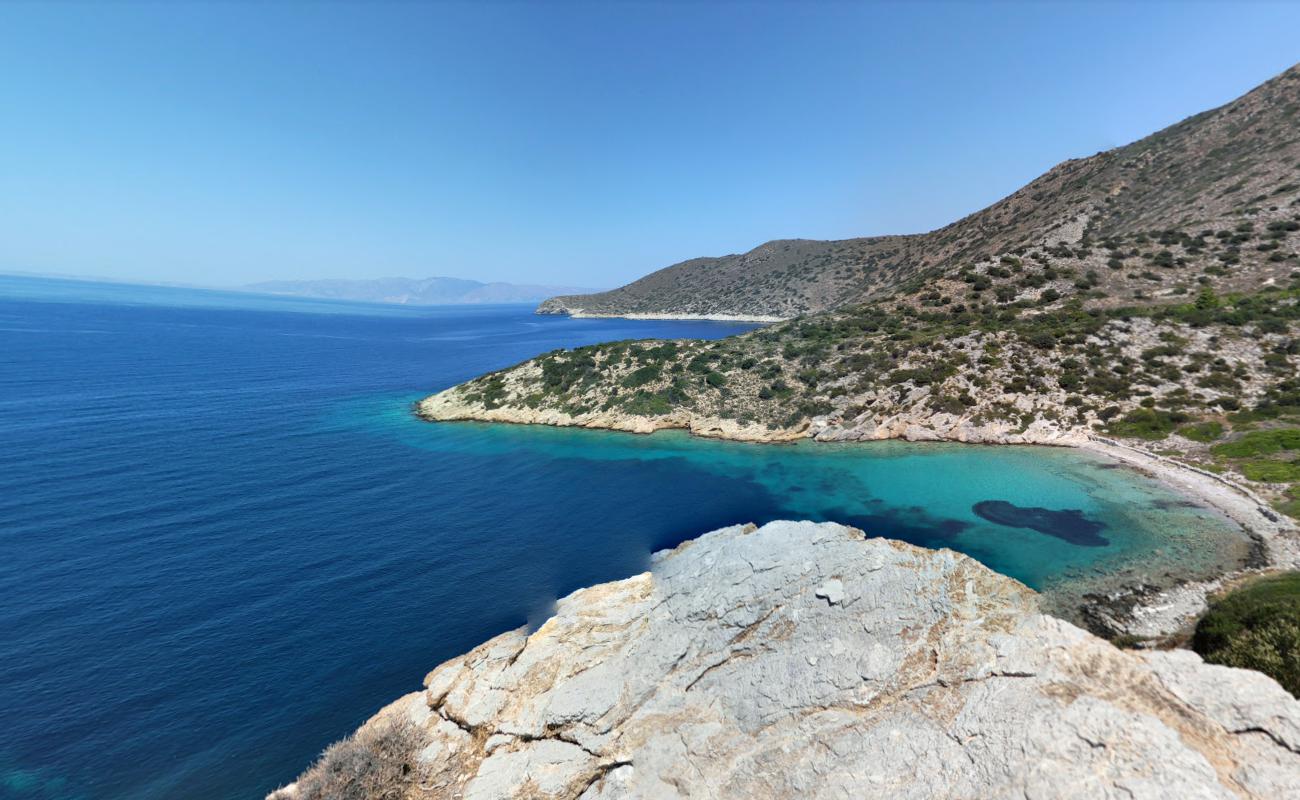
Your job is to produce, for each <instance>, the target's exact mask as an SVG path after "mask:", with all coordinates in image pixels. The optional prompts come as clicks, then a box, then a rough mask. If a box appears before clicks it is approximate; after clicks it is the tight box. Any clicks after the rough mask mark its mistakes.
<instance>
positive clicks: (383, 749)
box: [272, 719, 422, 800]
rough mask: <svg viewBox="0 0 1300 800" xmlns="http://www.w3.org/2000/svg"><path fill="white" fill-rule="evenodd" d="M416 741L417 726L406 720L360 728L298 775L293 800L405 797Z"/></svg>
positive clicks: (418, 739) (414, 773)
mask: <svg viewBox="0 0 1300 800" xmlns="http://www.w3.org/2000/svg"><path fill="white" fill-rule="evenodd" d="M421 744H422V740H421V737H420V732H419V730H418V729H417V728H416V727H415V726H414V725H412V724H411V723H410V722H408V721H406V720H405V719H402V720H393V721H390V722H388V723H379V724H377V725H375V726H372V727H370V728H363V729H362V730H360V731H357V732H356V733H355V734H353V735H352V736H349V737H348V738H346V739H344V740H342V741H339V742H335V743H334V744H332V745H330V746H329V748H328V749H326V750H325V752H324V753H322V754H321V757H320V759H318V760H317V761H316V763H315V764H314V765H312V767H311V769H309V770H308V771H307V772H306V773H305V774H304V775H303V776H302V778H300V779H299V780H298V794H297V796H296V800H374V798H385V797H391V798H399V797H405V796H406V794H407V790H408V789H410V788H411V787H412V786H413V785H414V782H415V780H416V777H417V770H416V765H415V755H416V753H417V752H419V748H420V745H421ZM274 796H275V795H272V797H274Z"/></svg>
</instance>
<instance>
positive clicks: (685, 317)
mask: <svg viewBox="0 0 1300 800" xmlns="http://www.w3.org/2000/svg"><path fill="white" fill-rule="evenodd" d="M534 313H536V314H542V315H544V316H567V317H571V318H573V319H639V320H678V321H685V322H691V321H694V322H758V323H762V324H771V323H773V322H785V321H786V320H788V319H793V317H776V316H767V315H761V314H752V315H751V314H670V313H667V312H664V313H660V312H628V313H625V314H614V313H604V312H600V311H584V310H583V309H581V308H572V309H563V310H556V311H542V310H541V309H540V308H539V309H538V310H537V311H535V312H534Z"/></svg>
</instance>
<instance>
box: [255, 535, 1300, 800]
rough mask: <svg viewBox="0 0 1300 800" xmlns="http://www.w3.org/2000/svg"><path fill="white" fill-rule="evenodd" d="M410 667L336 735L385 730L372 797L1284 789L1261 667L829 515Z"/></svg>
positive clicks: (1282, 701)
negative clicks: (1065, 605)
mask: <svg viewBox="0 0 1300 800" xmlns="http://www.w3.org/2000/svg"><path fill="white" fill-rule="evenodd" d="M426 685H427V689H426V690H425V691H424V692H419V693H414V694H411V695H408V696H406V697H404V698H402V699H401V700H398V701H397V702H396V703H393V704H392V705H390V706H389V707H387V708H386V709H384V711H382V712H381V713H380V714H379V715H377V716H376V717H375V718H374V719H372V720H371V721H370V722H369V723H367V726H366V728H363V730H362V731H361V732H360V734H359V737H358V738H359V739H360V738H362V737H363V735H364V734H366V732H367V730H372V731H373V730H376V729H378V728H380V727H383V726H389V727H392V726H395V725H398V726H401V727H403V728H404V729H406V730H407V731H408V736H409V740H403V741H408V744H407V745H405V746H406V747H407V749H408V750H409V752H407V753H406V754H405V756H404V759H405V763H404V764H403V765H402V769H397V770H395V771H394V774H395V775H398V776H400V781H401V783H400V785H399V786H397V787H396V789H397V791H396V792H395V793H393V794H390V795H386V796H395V797H412V798H417V797H418V798H425V797H429V798H432V797H438V798H443V797H446V798H452V797H462V798H466V799H467V800H487V799H489V798H516V797H528V798H587V800H591V799H592V798H697V797H714V798H791V797H807V798H832V797H835V798H840V797H892V798H900V797H901V798H935V797H954V798H955V797H961V798H1001V797H1005V798H1010V797H1015V798H1025V797H1030V798H1039V797H1042V798H1048V797H1051V798H1056V797H1079V798H1109V797H1125V798H1131V797H1139V798H1170V797H1175V798H1236V797H1260V798H1278V797H1298V796H1300V703H1297V701H1295V700H1294V699H1293V698H1291V697H1290V695H1288V694H1287V693H1286V692H1284V691H1283V690H1282V689H1281V688H1280V687H1279V686H1278V685H1277V684H1276V683H1275V682H1273V681H1272V680H1271V679H1269V678H1267V677H1264V676H1263V675H1260V674H1258V673H1253V672H1247V671H1242V670H1234V669H1228V668H1225V667H1217V666H1209V665H1206V664H1203V663H1201V661H1200V659H1199V658H1198V657H1197V656H1195V655H1194V654H1191V653H1187V652H1151V653H1138V652H1134V651H1123V650H1119V649H1117V648H1115V647H1113V646H1112V645H1110V644H1109V643H1107V642H1105V641H1103V640H1101V639H1098V638H1096V637H1094V636H1092V635H1090V634H1088V633H1086V632H1084V631H1082V630H1080V629H1078V628H1075V627H1073V626H1071V625H1069V624H1067V623H1065V622H1062V621H1060V620H1057V619H1054V618H1051V617H1048V616H1044V615H1042V614H1040V613H1039V612H1038V609H1037V604H1036V599H1035V595H1034V593H1033V592H1032V591H1030V590H1029V589H1027V588H1025V587H1024V586H1022V585H1021V584H1019V583H1017V582H1015V581H1013V580H1011V579H1009V578H1006V577H1003V576H1000V575H998V574H996V573H993V572H991V571H989V570H987V569H985V568H984V567H982V566H981V565H980V564H978V563H977V562H975V561H974V560H972V559H970V558H967V557H965V556H962V555H959V554H956V553H953V552H951V551H947V550H942V551H933V550H924V549H920V548H917V547H913V546H910V545H906V544H902V543H899V542H894V541H889V540H885V539H870V538H867V537H865V536H864V535H863V533H862V532H860V531H858V530H855V529H853V528H848V527H844V526H841V525H836V524H829V523H827V524H813V523H807V522H774V523H771V524H768V525H766V526H764V527H762V528H758V529H754V528H753V527H752V526H747V527H733V528H726V529H723V530H720V531H716V532H714V533H711V534H708V535H705V536H702V537H700V538H699V539H696V540H693V541H690V542H687V543H685V544H683V545H681V546H679V547H678V548H676V549H675V550H671V551H667V552H663V553H659V554H657V555H656V556H655V557H654V559H653V563H652V569H651V571H650V572H647V573H645V574H642V575H638V576H635V577H632V578H629V579H627V580H623V581H617V582H614V583H607V584H603V585H600V586H595V587H592V588H589V589H584V590H581V591H578V592H575V593H574V594H572V595H570V596H569V597H567V598H565V599H563V600H561V601H560V603H559V605H558V609H557V613H556V614H555V616H554V617H552V618H551V619H550V620H549V621H547V622H546V623H545V624H544V625H543V626H542V627H541V628H540V629H538V630H536V631H535V632H533V633H531V634H530V633H529V632H528V631H526V630H523V629H521V630H517V631H513V632H510V633H507V634H503V635H501V636H498V637H496V638H495V639H492V640H491V641H489V642H487V643H486V644H484V645H482V646H480V647H479V648H477V649H475V650H474V651H472V652H470V653H468V654H466V655H464V656H461V657H459V658H455V659H452V660H451V661H448V662H447V663H445V664H443V665H442V666H440V667H438V668H437V669H435V670H434V671H433V672H432V673H430V675H429V676H428V678H427V681H426ZM317 769H318V771H319V770H320V769H321V768H319V767H318V768H317ZM318 778H319V775H315V776H314V775H313V773H312V772H309V773H307V774H306V775H304V777H303V779H301V780H300V783H299V785H298V786H297V787H290V788H288V789H287V790H281V793H280V795H279V796H281V797H295V796H305V795H307V794H309V793H308V792H307V791H306V789H307V788H309V787H310V786H312V785H313V783H312V782H313V781H317V784H316V785H320V784H319V781H318ZM300 787H301V788H300Z"/></svg>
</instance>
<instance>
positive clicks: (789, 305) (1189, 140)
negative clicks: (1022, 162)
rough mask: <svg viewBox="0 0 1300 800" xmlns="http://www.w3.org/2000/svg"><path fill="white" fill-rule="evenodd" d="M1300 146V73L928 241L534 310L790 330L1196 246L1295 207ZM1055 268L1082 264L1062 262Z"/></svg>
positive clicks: (846, 251) (825, 251) (687, 266)
mask: <svg viewBox="0 0 1300 800" xmlns="http://www.w3.org/2000/svg"><path fill="white" fill-rule="evenodd" d="M1298 140H1300V67H1293V68H1291V69H1290V70H1288V71H1287V72H1285V73H1283V74H1282V75H1279V76H1278V77H1276V78H1274V79H1273V80H1271V81H1269V82H1267V83H1265V84H1263V85H1262V86H1260V87H1258V88H1256V89H1255V90H1253V91H1252V92H1250V93H1249V94H1247V95H1245V96H1244V97H1241V98H1239V99H1237V100H1235V101H1233V102H1231V103H1229V104H1227V105H1225V106H1222V107H1220V108H1217V109H1214V110H1212V111H1207V112H1204V113H1202V114H1198V115H1196V116H1194V117H1191V118H1189V119H1186V120H1184V121H1182V122H1180V123H1178V124H1176V125H1173V126H1171V127H1169V128H1166V129H1165V130H1162V131H1160V132H1159V133H1156V134H1153V135H1151V136H1148V137H1146V138H1145V139H1142V140H1140V141H1138V142H1134V143H1133V144H1130V145H1128V146H1126V147H1120V148H1117V149H1114V150H1109V151H1106V152H1103V153H1099V154H1097V155H1095V156H1091V157H1089V158H1082V159H1076V160H1071V161H1066V162H1065V163H1063V164H1060V165H1058V166H1057V167H1055V168H1054V169H1052V170H1051V171H1049V172H1048V173H1046V174H1045V175H1043V176H1042V177H1040V178H1038V179H1037V180H1035V181H1034V182H1032V183H1030V184H1029V185H1028V186H1025V187H1024V188H1022V189H1021V190H1019V191H1018V192H1016V193H1015V194H1012V195H1011V196H1010V197H1007V198H1005V199H1003V200H1001V201H999V202H997V203H995V204H993V205H991V206H989V207H988V208H985V209H983V210H981V211H978V212H976V213H974V214H971V215H970V216H967V217H965V218H963V219H961V220H959V221H957V222H954V223H953V224H951V225H948V226H947V227H944V228H940V229H939V230H936V231H932V232H930V233H924V234H917V235H910V236H883V237H872V238H861V239H845V240H841V241H812V240H806V239H794V240H779V241H773V242H768V243H766V244H763V245H760V246H759V247H757V248H755V249H753V250H751V251H749V252H748V253H744V254H740V255H729V256H722V257H717V258H697V259H692V260H690V261H684V262H682V263H680V264H675V265H673V266H670V267H667V268H665V269H662V270H659V271H658V272H655V273H653V274H651V275H647V276H646V277H644V278H642V279H640V280H638V281H635V282H633V283H631V284H628V285H627V286H624V287H622V288H619V289H615V290H613V291H609V292H602V293H598V294H585V295H569V296H563V297H555V298H552V299H550V300H547V301H546V302H544V303H543V304H542V305H541V307H540V308H539V309H538V310H539V311H540V312H543V313H582V314H601V315H620V314H715V315H716V314H731V315H747V316H763V317H766V316H779V317H793V316H797V315H799V314H805V313H808V312H815V311H821V310H825V309H831V308H837V307H841V306H845V305H850V304H854V303H861V302H864V301H867V300H871V299H875V298H879V297H883V296H886V295H888V294H890V293H892V292H895V291H898V290H900V289H903V288H905V287H907V286H909V285H912V286H915V285H916V283H917V282H919V281H922V280H928V279H934V278H937V277H940V276H942V275H945V274H951V273H952V272H953V271H955V270H958V269H960V268H961V267H963V266H966V265H971V264H976V263H978V262H980V261H983V260H986V259H988V258H990V257H993V256H996V255H998V254H1002V253H1006V252H1010V251H1015V250H1020V249H1024V248H1030V247H1033V246H1036V245H1040V244H1043V243H1048V244H1053V243H1056V242H1059V241H1064V242H1066V243H1067V244H1075V243H1078V242H1079V241H1081V240H1083V239H1086V240H1087V241H1091V242H1099V241H1124V240H1127V239H1128V238H1129V237H1132V236H1134V235H1135V234H1140V233H1150V232H1164V231H1178V232H1182V233H1185V234H1187V235H1189V236H1195V235H1196V234H1197V233H1198V232H1199V231H1200V230H1201V229H1203V228H1204V227H1206V226H1216V227H1221V226H1222V225H1223V224H1224V223H1225V222H1226V221H1233V222H1237V221H1240V219H1242V218H1245V217H1250V216H1252V215H1251V214H1250V213H1249V211H1248V210H1249V209H1252V208H1254V209H1256V210H1257V211H1258V210H1262V209H1265V208H1267V207H1269V206H1274V205H1279V202H1280V201H1285V202H1286V203H1289V202H1290V201H1291V200H1292V199H1294V197H1295V195H1296V190H1297V189H1298V188H1300V175H1298V174H1297V171H1296V167H1297V162H1300V148H1298V146H1297V141H1298ZM1085 234H1086V236H1085ZM1268 255H1269V253H1264V255H1263V256H1261V257H1264V258H1266V257H1267V256H1268ZM1241 258H1242V260H1243V261H1251V260H1257V258H1258V257H1257V256H1255V255H1253V254H1251V253H1243V254H1242V255H1241ZM1059 261H1060V262H1061V263H1062V265H1066V264H1070V263H1073V262H1074V261H1075V260H1074V259H1073V258H1072V257H1071V256H1068V255H1066V254H1064V253H1062V254H1061V256H1060V258H1059ZM1148 288H1153V287H1148Z"/></svg>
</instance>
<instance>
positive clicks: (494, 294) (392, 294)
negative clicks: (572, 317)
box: [242, 277, 594, 306]
mask: <svg viewBox="0 0 1300 800" xmlns="http://www.w3.org/2000/svg"><path fill="white" fill-rule="evenodd" d="M242 288H243V289H244V290H245V291H250V292H262V293H267V294H283V295H292V296H295V297H317V298H323V299H330V300H354V301H361V302H367V303H397V304H402V305H424V306H432V305H452V304H461V303H465V304H472V303H540V302H541V301H543V300H545V299H547V298H548V297H553V296H555V295H557V294H576V293H583V292H591V291H594V290H592V289H581V288H576V287H571V286H546V285H537V284H518V283H501V282H493V283H484V282H482V281H473V280H466V279H463V278H443V277H434V278H375V279H371V280H344V279H326V280H306V281H262V282H260V283H251V284H248V285H247V286H244V287H242Z"/></svg>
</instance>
